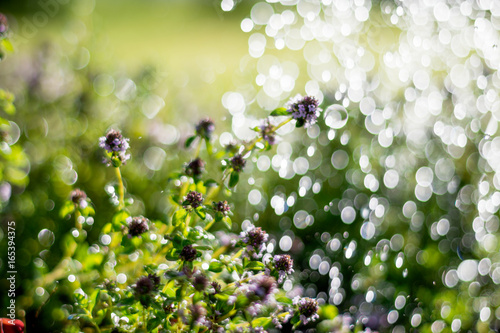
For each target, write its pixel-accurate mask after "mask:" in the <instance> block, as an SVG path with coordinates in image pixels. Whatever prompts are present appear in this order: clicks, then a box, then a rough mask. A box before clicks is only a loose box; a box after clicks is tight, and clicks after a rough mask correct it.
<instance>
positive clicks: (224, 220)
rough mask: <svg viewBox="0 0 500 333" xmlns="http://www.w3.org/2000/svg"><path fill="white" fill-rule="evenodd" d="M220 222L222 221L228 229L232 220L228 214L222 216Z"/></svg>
mask: <svg viewBox="0 0 500 333" xmlns="http://www.w3.org/2000/svg"><path fill="white" fill-rule="evenodd" d="M222 222H224V224H225V225H226V227H227V228H228V229H229V230H231V228H232V227H233V222H232V221H231V218H230V217H229V216H224V217H223V218H222Z"/></svg>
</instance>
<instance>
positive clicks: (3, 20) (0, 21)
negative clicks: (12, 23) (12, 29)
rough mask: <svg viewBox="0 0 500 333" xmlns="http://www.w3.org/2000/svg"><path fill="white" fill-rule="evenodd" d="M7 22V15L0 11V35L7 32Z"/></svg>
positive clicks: (2, 35)
mask: <svg viewBox="0 0 500 333" xmlns="http://www.w3.org/2000/svg"><path fill="white" fill-rule="evenodd" d="M8 28H9V24H8V22H7V17H5V15H3V14H2V13H0V37H4V36H5V35H6V34H7V30H8Z"/></svg>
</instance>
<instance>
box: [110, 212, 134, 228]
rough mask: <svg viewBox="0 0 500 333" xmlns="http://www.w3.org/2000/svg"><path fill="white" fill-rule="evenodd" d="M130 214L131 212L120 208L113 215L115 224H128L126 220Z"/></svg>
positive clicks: (117, 225)
mask: <svg viewBox="0 0 500 333" xmlns="http://www.w3.org/2000/svg"><path fill="white" fill-rule="evenodd" d="M129 216H130V214H129V213H128V212H127V211H125V210H120V211H119V212H117V213H116V214H115V215H114V216H113V220H112V223H113V226H115V227H121V226H122V225H126V224H127V222H126V220H127V218H128V217H129Z"/></svg>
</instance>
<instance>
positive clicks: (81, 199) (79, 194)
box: [70, 188, 88, 209]
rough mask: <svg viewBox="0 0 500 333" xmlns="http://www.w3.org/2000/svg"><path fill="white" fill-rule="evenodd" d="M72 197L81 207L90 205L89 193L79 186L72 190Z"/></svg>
mask: <svg viewBox="0 0 500 333" xmlns="http://www.w3.org/2000/svg"><path fill="white" fill-rule="evenodd" d="M70 198H71V201H73V203H74V204H75V205H77V206H78V207H79V208H81V209H84V208H85V207H87V206H88V201H87V194H86V193H85V192H83V191H82V190H80V189H78V188H77V189H74V190H73V191H72V192H71V194H70Z"/></svg>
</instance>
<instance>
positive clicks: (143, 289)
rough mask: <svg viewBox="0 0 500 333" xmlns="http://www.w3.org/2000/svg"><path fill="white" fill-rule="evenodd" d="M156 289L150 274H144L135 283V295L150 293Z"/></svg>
mask: <svg viewBox="0 0 500 333" xmlns="http://www.w3.org/2000/svg"><path fill="white" fill-rule="evenodd" d="M154 290H155V283H154V281H152V280H151V279H150V278H149V277H148V276H143V277H141V278H139V280H137V282H136V283H135V288H134V291H135V295H136V296H145V295H150V294H151V293H152V292H153V291H154Z"/></svg>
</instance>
